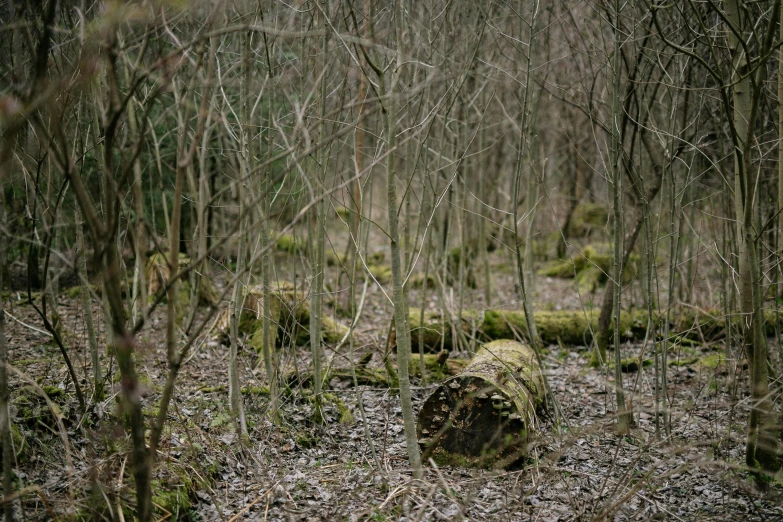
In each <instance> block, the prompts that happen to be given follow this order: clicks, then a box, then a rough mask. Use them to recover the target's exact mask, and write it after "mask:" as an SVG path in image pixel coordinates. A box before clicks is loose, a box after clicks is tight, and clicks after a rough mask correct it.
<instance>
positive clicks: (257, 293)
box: [217, 281, 348, 353]
mask: <svg viewBox="0 0 783 522" xmlns="http://www.w3.org/2000/svg"><path fill="white" fill-rule="evenodd" d="M243 297H244V302H243V305H242V313H241V315H240V317H239V332H240V333H242V334H246V335H249V336H250V346H251V347H252V348H253V349H255V350H257V351H258V352H259V353H260V352H261V351H262V350H263V347H264V328H263V323H264V321H263V320H264V288H263V287H262V286H261V285H257V286H253V287H250V288H249V289H247V290H246V291H245V294H244V296H243ZM271 304H272V306H271V311H270V314H269V318H270V333H271V336H272V339H271V345H272V346H276V347H281V346H287V345H288V344H290V343H291V342H293V344H294V345H296V346H302V345H305V344H307V343H308V342H309V341H310V332H309V330H308V328H309V325H310V302H309V300H308V299H307V297H306V296H305V294H304V293H303V292H301V291H297V290H296V289H295V288H294V285H293V284H291V283H289V282H287V281H282V282H278V283H276V284H275V285H274V288H273V289H272V291H271ZM230 318H231V308H226V309H225V310H224V311H223V313H222V314H221V316H220V318H219V319H218V323H217V328H218V330H220V331H222V332H223V333H227V332H228V328H229V324H230ZM321 323H322V324H321V329H322V335H323V340H324V342H327V343H336V342H339V341H340V339H342V338H343V337H344V336H345V334H346V333H347V332H348V327H346V326H345V325H343V324H341V323H339V322H337V321H335V320H333V319H332V318H331V317H329V316H328V315H324V316H323V317H322V318H321Z"/></svg>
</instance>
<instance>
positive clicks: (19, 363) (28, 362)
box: [11, 359, 50, 366]
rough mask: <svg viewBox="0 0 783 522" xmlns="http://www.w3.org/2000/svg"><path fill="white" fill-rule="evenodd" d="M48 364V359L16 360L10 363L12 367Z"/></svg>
mask: <svg viewBox="0 0 783 522" xmlns="http://www.w3.org/2000/svg"><path fill="white" fill-rule="evenodd" d="M47 362H50V359H18V360H15V361H11V364H13V365H14V366H30V365H31V364H41V363H47Z"/></svg>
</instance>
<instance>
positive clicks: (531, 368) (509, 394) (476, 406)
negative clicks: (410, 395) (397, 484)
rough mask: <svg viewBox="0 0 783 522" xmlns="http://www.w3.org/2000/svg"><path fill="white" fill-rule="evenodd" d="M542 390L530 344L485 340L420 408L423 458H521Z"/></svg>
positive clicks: (503, 462)
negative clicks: (459, 371)
mask: <svg viewBox="0 0 783 522" xmlns="http://www.w3.org/2000/svg"><path fill="white" fill-rule="evenodd" d="M544 393H545V392H544V382H543V377H542V375H541V370H540V368H539V366H538V363H537V362H536V357H535V354H534V353H533V350H532V349H531V348H530V347H529V346H527V345H525V344H522V343H518V342H516V341H509V340H498V341H494V342H491V343H488V344H485V345H484V346H483V347H482V348H481V349H480V350H479V351H478V352H477V353H476V356H475V357H474V358H473V360H472V361H471V362H470V364H468V366H466V367H465V369H464V370H463V371H462V372H461V373H459V374H458V375H457V376H455V377H452V378H450V379H447V380H446V381H444V382H443V384H441V385H440V386H438V388H436V389H435V391H434V392H433V393H432V394H431V395H430V396H429V397H428V398H427V400H426V401H425V402H424V404H423V405H422V407H421V409H420V410H419V415H418V420H417V425H416V432H417V436H418V439H419V444H420V445H421V446H422V447H423V450H424V457H430V456H431V457H433V459H434V460H435V461H436V462H438V463H439V464H445V465H461V466H471V467H473V466H481V467H484V466H496V467H508V466H512V465H514V464H517V463H519V462H520V461H521V459H522V458H523V457H524V456H525V451H526V445H527V440H528V435H529V433H530V431H531V430H533V429H535V426H536V410H537V409H538V408H539V407H540V406H541V405H542V403H543V399H544Z"/></svg>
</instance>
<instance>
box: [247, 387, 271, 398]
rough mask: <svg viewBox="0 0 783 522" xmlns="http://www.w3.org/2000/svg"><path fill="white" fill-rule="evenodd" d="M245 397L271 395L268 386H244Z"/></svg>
mask: <svg viewBox="0 0 783 522" xmlns="http://www.w3.org/2000/svg"><path fill="white" fill-rule="evenodd" d="M242 394H243V395H267V396H268V395H269V387H268V386H244V387H243V388H242Z"/></svg>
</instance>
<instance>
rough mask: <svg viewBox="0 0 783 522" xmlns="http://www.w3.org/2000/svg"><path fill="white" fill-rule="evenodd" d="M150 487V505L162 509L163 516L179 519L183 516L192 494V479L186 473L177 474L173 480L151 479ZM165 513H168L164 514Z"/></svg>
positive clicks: (190, 503) (189, 505)
mask: <svg viewBox="0 0 783 522" xmlns="http://www.w3.org/2000/svg"><path fill="white" fill-rule="evenodd" d="M151 489H152V505H153V506H154V507H156V508H158V509H160V510H161V511H163V514H164V516H165V518H169V517H170V518H171V520H181V519H182V518H184V517H185V515H186V513H187V512H188V510H189V509H190V507H191V505H192V502H191V495H193V494H194V491H193V481H192V480H191V479H190V477H189V476H188V475H187V474H186V473H184V472H183V473H182V474H181V476H180V474H178V475H177V476H176V479H175V480H171V478H170V479H169V480H168V481H164V480H162V479H159V480H153V481H152V483H151ZM167 513H168V514H170V515H169V516H166V514H167Z"/></svg>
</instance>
